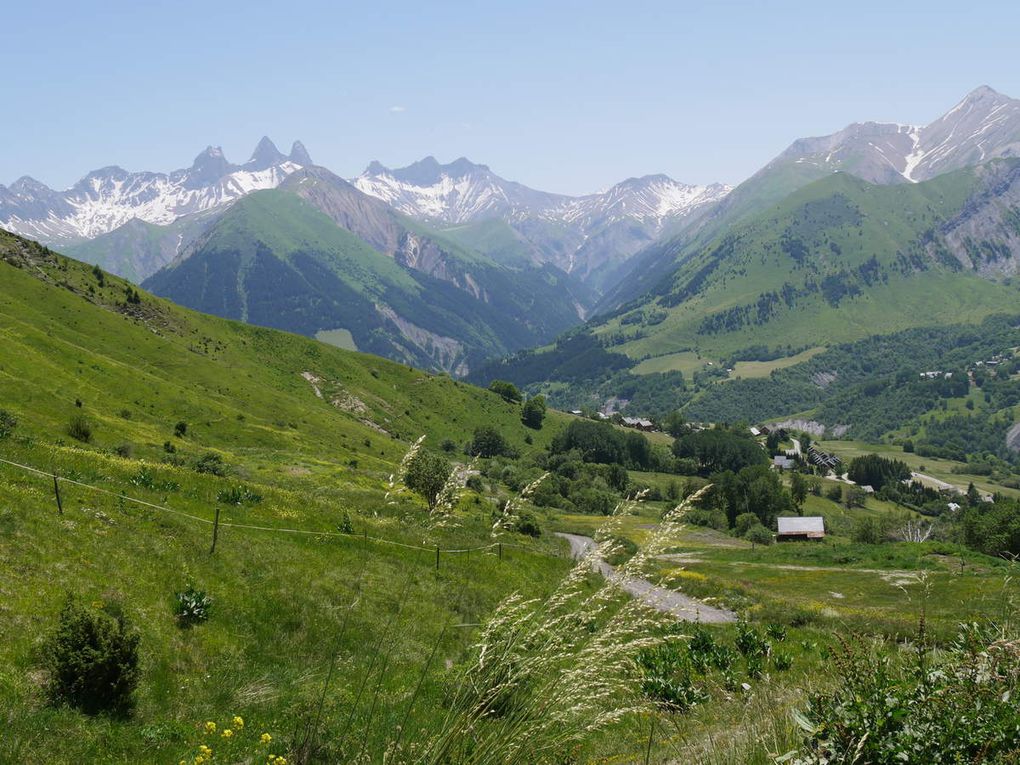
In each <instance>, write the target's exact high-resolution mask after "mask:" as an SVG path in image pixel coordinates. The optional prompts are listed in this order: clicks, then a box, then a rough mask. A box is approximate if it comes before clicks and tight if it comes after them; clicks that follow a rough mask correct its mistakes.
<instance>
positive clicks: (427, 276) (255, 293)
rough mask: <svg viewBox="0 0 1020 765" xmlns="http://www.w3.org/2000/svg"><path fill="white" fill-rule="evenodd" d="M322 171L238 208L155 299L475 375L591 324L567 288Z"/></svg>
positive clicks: (559, 276)
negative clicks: (495, 359) (582, 320)
mask: <svg viewBox="0 0 1020 765" xmlns="http://www.w3.org/2000/svg"><path fill="white" fill-rule="evenodd" d="M420 226H421V224H417V223H416V222H414V221H410V220H409V219H406V220H405V219H404V218H403V216H401V215H399V213H396V212H394V211H393V210H392V209H390V208H389V207H388V206H386V205H385V204H383V203H381V202H379V201H378V200H376V199H374V198H372V197H368V196H366V195H364V194H362V193H361V192H360V191H358V190H357V189H355V188H354V187H353V186H351V185H350V184H348V183H347V182H346V181H343V180H342V179H339V178H337V177H336V176H334V175H332V174H331V173H329V171H327V170H324V169H322V168H309V169H306V170H302V171H299V173H295V174H294V175H292V177H291V178H289V179H288V180H287V182H286V183H285V184H283V186H282V187H281V188H279V189H275V190H265V191H259V192H256V193H253V194H250V195H248V196H246V197H244V198H243V199H241V200H238V201H237V202H236V203H235V204H233V205H232V206H231V207H230V208H229V209H228V210H227V211H226V212H225V213H223V214H222V215H221V216H219V217H218V218H217V219H216V220H215V221H214V222H213V223H212V225H211V226H210V227H209V228H208V229H207V230H206V231H205V232H204V233H203V234H202V235H201V236H199V237H198V238H197V239H196V241H195V242H194V243H193V244H192V246H191V247H190V248H188V249H187V250H186V251H185V252H183V253H182V254H181V256H180V257H178V259H177V260H175V262H174V263H172V264H171V265H170V266H168V267H166V268H164V269H163V270H161V271H159V272H158V273H156V274H155V275H153V276H152V277H150V278H149V279H148V280H146V281H145V287H146V289H149V290H151V291H153V292H155V293H157V294H159V295H162V296H165V297H169V298H171V299H172V300H174V301H175V302H177V303H180V304H182V305H185V306H188V307H190V308H195V309H197V310H201V311H205V312H208V313H213V314H217V315H220V316H225V317H227V318H233V319H240V320H242V321H247V322H251V323H255V324H262V325H264V326H269V327H274V328H278V329H286V330H290V331H293V332H298V333H301V334H305V335H313V336H316V335H317V336H320V337H322V339H325V340H327V341H331V342H336V341H337V338H344V342H345V343H346V344H349V343H350V342H351V341H353V344H354V345H355V346H356V347H357V348H359V349H360V350H364V351H369V352H372V353H377V354H379V355H383V356H387V357H390V358H394V359H398V360H400V361H405V362H408V363H412V364H415V365H417V366H421V367H426V368H432V369H442V370H445V371H448V372H451V373H454V374H464V373H466V372H467V371H468V370H469V369H470V368H471V366H473V365H475V364H477V363H479V362H480V361H481V360H483V359H485V358H488V357H491V356H493V355H499V354H504V353H507V352H512V351H514V350H517V349H520V348H524V347H527V346H531V345H536V344H541V343H543V342H546V341H548V340H550V339H552V338H553V337H555V336H556V335H557V334H558V333H560V332H562V331H564V330H566V329H568V328H569V327H571V326H573V325H574V324H576V323H577V322H578V321H579V317H578V312H577V303H576V298H575V297H574V292H573V291H572V289H571V285H570V284H569V283H568V282H569V277H568V276H567V275H566V274H564V273H563V272H561V271H559V270H558V269H555V268H554V267H552V266H541V267H537V266H534V265H531V264H527V265H526V267H524V268H521V269H517V270H514V269H510V268H508V267H506V266H503V265H500V264H497V263H495V262H493V261H491V260H490V259H488V258H486V257H484V256H482V255H479V254H478V253H475V252H471V251H467V250H463V249H462V248H460V247H458V246H457V245H456V244H454V243H447V242H444V241H443V240H442V239H441V237H439V236H437V235H435V234H433V233H431V232H429V231H428V230H427V229H425V228H424V227H420Z"/></svg>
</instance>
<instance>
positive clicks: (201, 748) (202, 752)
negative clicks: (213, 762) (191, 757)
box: [198, 744, 212, 757]
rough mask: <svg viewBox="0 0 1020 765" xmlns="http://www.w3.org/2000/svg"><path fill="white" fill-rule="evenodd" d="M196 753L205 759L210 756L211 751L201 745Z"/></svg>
mask: <svg viewBox="0 0 1020 765" xmlns="http://www.w3.org/2000/svg"><path fill="white" fill-rule="evenodd" d="M198 751H199V753H201V754H204V755H205V756H206V757H211V756H212V749H210V748H209V747H207V746H206V745H205V744H202V745H201V746H200V747H198Z"/></svg>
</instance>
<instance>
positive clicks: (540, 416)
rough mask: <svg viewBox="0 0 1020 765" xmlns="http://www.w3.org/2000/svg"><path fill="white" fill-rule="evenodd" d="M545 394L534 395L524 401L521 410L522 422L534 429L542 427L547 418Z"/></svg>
mask: <svg viewBox="0 0 1020 765" xmlns="http://www.w3.org/2000/svg"><path fill="white" fill-rule="evenodd" d="M545 408H546V407H545V396H532V397H531V398H529V399H528V400H527V401H526V402H525V403H524V408H523V409H522V410H521V422H523V423H524V424H525V425H526V426H528V427H529V428H532V429H533V430H541V429H542V421H543V420H544V419H545Z"/></svg>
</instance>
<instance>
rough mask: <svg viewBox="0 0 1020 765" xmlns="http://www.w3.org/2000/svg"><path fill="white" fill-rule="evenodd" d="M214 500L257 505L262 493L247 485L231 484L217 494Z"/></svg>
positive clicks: (231, 503)
mask: <svg viewBox="0 0 1020 765" xmlns="http://www.w3.org/2000/svg"><path fill="white" fill-rule="evenodd" d="M216 501H217V502H219V503H221V504H224V505H257V504H258V503H259V502H261V501H262V495H261V494H259V493H258V492H255V491H252V490H251V489H249V488H248V487H247V486H231V487H230V488H229V489H223V491H221V492H220V493H219V494H217V495H216Z"/></svg>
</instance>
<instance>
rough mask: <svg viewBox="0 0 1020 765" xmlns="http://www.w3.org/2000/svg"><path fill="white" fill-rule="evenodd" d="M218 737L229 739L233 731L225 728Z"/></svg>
mask: <svg viewBox="0 0 1020 765" xmlns="http://www.w3.org/2000/svg"><path fill="white" fill-rule="evenodd" d="M220 735H221V736H223V738H230V737H231V736H233V735H234V731H232V730H230V728H227V729H225V730H224V731H223V733H221V734H220Z"/></svg>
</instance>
